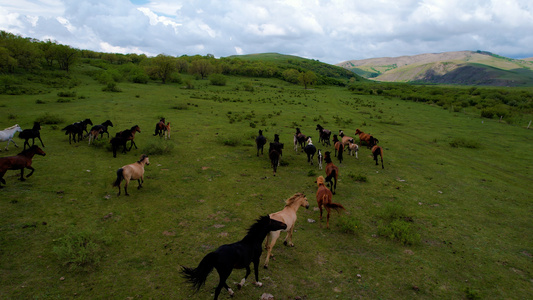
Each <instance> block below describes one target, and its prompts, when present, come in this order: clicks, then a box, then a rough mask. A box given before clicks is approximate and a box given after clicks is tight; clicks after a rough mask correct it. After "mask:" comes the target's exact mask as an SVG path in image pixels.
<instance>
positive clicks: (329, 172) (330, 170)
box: [324, 151, 339, 195]
mask: <svg viewBox="0 0 533 300" xmlns="http://www.w3.org/2000/svg"><path fill="white" fill-rule="evenodd" d="M325 154H326V155H325V156H324V161H325V162H326V182H329V184H330V186H329V188H330V189H331V191H332V192H333V195H335V191H336V190H337V179H338V178H339V168H338V167H337V166H336V165H334V164H333V161H332V160H331V152H329V151H326V153H325ZM333 181H335V182H333Z"/></svg>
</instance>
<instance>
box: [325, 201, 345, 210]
mask: <svg viewBox="0 0 533 300" xmlns="http://www.w3.org/2000/svg"><path fill="white" fill-rule="evenodd" d="M325 206H326V207H328V208H333V209H334V210H336V211H337V212H339V211H341V210H345V209H346V208H344V206H342V204H339V203H333V202H331V203H326V204H325Z"/></svg>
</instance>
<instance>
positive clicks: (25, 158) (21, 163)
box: [0, 145, 46, 188]
mask: <svg viewBox="0 0 533 300" xmlns="http://www.w3.org/2000/svg"><path fill="white" fill-rule="evenodd" d="M35 154H37V155H42V156H45V155H46V153H44V151H43V150H42V149H41V148H39V147H38V146H36V145H33V146H31V147H30V148H28V149H27V150H23V151H22V152H20V153H19V154H17V155H15V156H8V157H1V158H0V182H2V183H3V184H6V181H5V180H4V174H5V173H6V171H7V170H20V180H21V181H25V180H26V179H24V169H25V168H26V169H29V170H31V172H30V174H28V175H26V178H28V177H30V176H31V175H32V174H33V172H34V171H35V169H34V168H33V167H32V166H31V162H32V159H33V156H34V155H35ZM0 188H2V186H0Z"/></svg>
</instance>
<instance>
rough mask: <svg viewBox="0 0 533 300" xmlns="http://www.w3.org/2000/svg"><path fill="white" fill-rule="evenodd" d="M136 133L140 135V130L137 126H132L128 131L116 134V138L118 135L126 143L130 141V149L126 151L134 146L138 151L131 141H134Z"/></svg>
mask: <svg viewBox="0 0 533 300" xmlns="http://www.w3.org/2000/svg"><path fill="white" fill-rule="evenodd" d="M136 132H138V133H141V128H140V127H139V125H134V126H132V127H131V128H130V129H126V130H123V131H121V132H119V133H117V134H116V137H118V136H119V135H120V137H121V138H124V139H125V140H126V142H127V141H131V144H130V148H129V149H128V151H130V150H131V148H133V146H135V149H138V148H137V144H135V142H134V141H133V139H135V133H136Z"/></svg>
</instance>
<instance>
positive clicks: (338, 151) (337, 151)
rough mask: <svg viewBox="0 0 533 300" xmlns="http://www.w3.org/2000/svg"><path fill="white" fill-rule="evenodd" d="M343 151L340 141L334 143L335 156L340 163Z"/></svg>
mask: <svg viewBox="0 0 533 300" xmlns="http://www.w3.org/2000/svg"><path fill="white" fill-rule="evenodd" d="M343 152H344V144H343V143H342V142H341V141H338V142H336V143H335V156H336V157H337V158H338V159H339V164H342V160H343V158H344V157H343Z"/></svg>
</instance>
